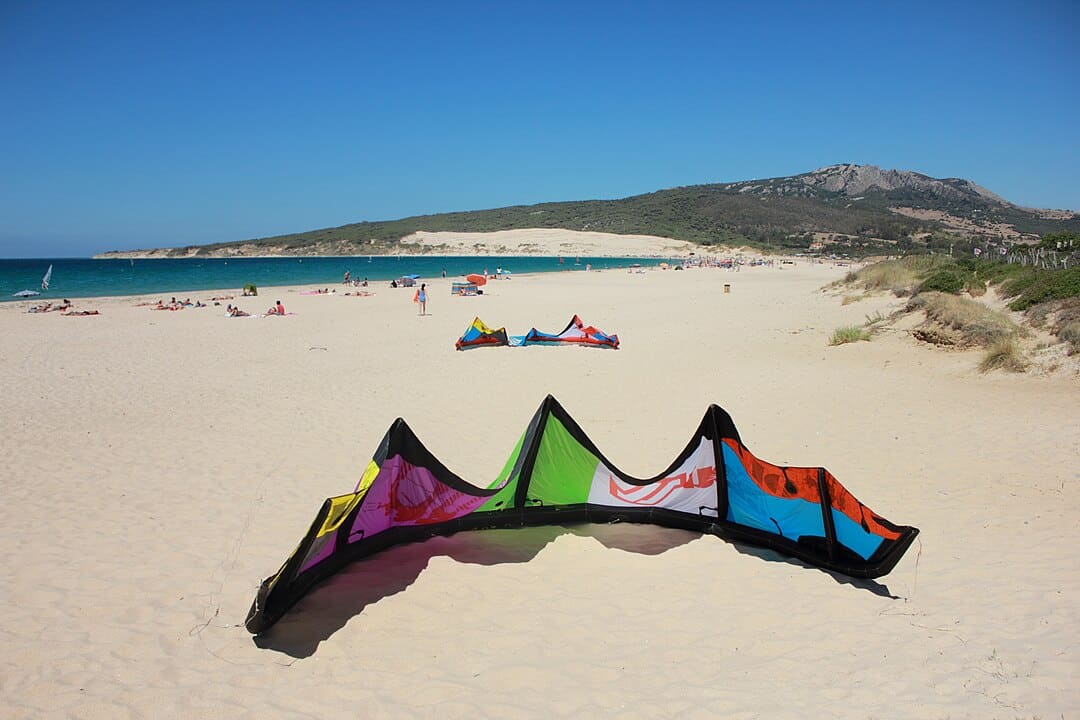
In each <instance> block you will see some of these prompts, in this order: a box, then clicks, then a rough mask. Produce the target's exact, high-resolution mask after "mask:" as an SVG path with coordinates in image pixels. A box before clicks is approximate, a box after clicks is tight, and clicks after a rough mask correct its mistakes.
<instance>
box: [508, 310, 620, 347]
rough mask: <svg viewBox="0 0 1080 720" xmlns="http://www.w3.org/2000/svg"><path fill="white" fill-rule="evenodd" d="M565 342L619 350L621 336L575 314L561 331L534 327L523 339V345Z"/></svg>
mask: <svg viewBox="0 0 1080 720" xmlns="http://www.w3.org/2000/svg"><path fill="white" fill-rule="evenodd" d="M564 343H576V344H580V345H592V346H594V347H609V348H614V349H616V350H618V349H619V336H618V335H608V334H607V333H604V332H602V331H600V330H597V329H596V328H594V327H593V326H592V325H586V324H585V323H583V322H582V321H581V318H579V317H578V316H577V315H575V316H574V317H572V318H570V322H569V324H567V326H566V327H565V328H563V331H562V332H560V333H555V334H552V333H546V332H540V331H539V330H537V329H536V328H533V329H531V330H529V332H527V333H526V334H525V337H524V338H522V341H521V344H522V345H557V344H564Z"/></svg>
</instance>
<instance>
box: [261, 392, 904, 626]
mask: <svg viewBox="0 0 1080 720" xmlns="http://www.w3.org/2000/svg"><path fill="white" fill-rule="evenodd" d="M585 521H589V522H620V521H621V522H639V523H654V524H656V525H663V526H666V527H674V528H682V529H686V530H692V531H696V532H702V533H709V534H712V535H718V536H721V537H726V538H731V539H734V540H740V541H745V542H748V543H752V544H755V545H762V546H765V547H769V548H773V549H775V550H777V551H780V552H782V553H786V554H788V555H791V556H794V557H797V558H800V559H802V560H804V561H806V562H808V563H811V564H813V565H817V566H819V567H822V568H825V569H828V570H834V571H836V572H839V573H843V574H845V575H849V576H852V577H859V578H875V577H880V576H882V575H885V574H886V573H888V572H889V571H890V570H892V569H893V567H894V566H895V565H896V563H897V561H899V560H900V558H901V556H903V554H904V552H905V551H906V550H907V548H908V547H909V546H910V545H911V542H912V541H913V540H914V539H915V536H916V535H917V534H918V532H919V531H918V529H916V528H914V527H908V526H905V525H894V524H893V523H891V522H889V521H888V520H885V519H884V518H882V517H881V516H879V515H877V514H875V513H874V512H873V511H871V510H870V509H869V508H867V507H866V506H865V505H863V504H862V503H860V502H859V501H858V500H856V499H855V497H854V496H853V495H851V493H849V492H848V491H847V490H846V489H844V487H843V486H842V485H841V484H840V483H839V482H837V481H836V479H835V478H834V477H833V476H832V475H831V474H830V473H829V471H828V470H825V469H824V468H820V467H811V468H796V467H780V466H777V465H772V464H770V463H767V462H764V461H762V460H759V459H757V458H756V457H754V456H753V455H752V454H751V453H750V451H749V450H747V449H746V446H744V445H743V444H742V441H741V440H740V439H739V433H738V431H737V430H736V429H735V424H734V423H733V422H732V420H731V416H730V415H728V414H727V413H726V412H724V410H722V409H721V408H720V407H718V406H716V405H710V406H709V409H708V410H706V411H705V417H704V418H702V420H701V424H700V425H699V426H698V429H697V430H696V431H695V433H694V436H693V437H692V438H691V440H690V442H689V444H688V445H687V446H686V449H685V450H683V451H682V452H681V453H680V454H679V456H678V457H677V458H676V459H675V461H674V462H672V463H671V466H670V467H668V469H667V470H665V471H664V472H662V473H660V474H659V475H657V476H656V477H654V478H650V479H648V480H640V479H638V478H634V477H631V476H630V475H627V474H626V473H624V472H622V471H621V470H619V469H618V468H616V467H615V466H614V465H613V464H611V463H610V462H609V461H608V460H607V458H605V457H604V456H603V454H602V453H601V452H600V451H599V450H598V449H597V448H596V446H595V445H594V444H593V442H592V441H591V440H590V439H589V438H588V436H586V435H585V433H584V431H583V430H582V429H581V428H580V427H579V426H578V424H577V423H576V422H574V420H573V419H572V418H571V417H570V415H569V414H567V412H566V411H565V410H564V409H563V407H562V406H561V405H560V404H559V403H558V401H557V400H555V398H553V397H551V396H550V395H549V396H548V397H547V398H546V399H545V400H544V402H543V403H542V404H541V405H540V408H539V410H537V411H536V414H535V415H533V418H532V420H531V421H530V422H529V426H528V427H527V428H526V430H525V432H524V434H522V436H521V438H520V439H519V440H518V443H517V446H516V447H515V448H514V452H513V453H512V454H511V455H510V458H509V460H507V462H506V465H505V467H504V468H503V470H502V472H501V473H499V476H498V477H497V478H496V479H495V481H494V482H492V483H491V484H490V485H488V486H487V487H486V488H479V487H475V486H473V485H471V484H469V483H467V482H466V481H464V480H462V479H461V478H460V477H458V476H457V475H455V474H454V473H453V472H451V471H450V470H448V469H447V468H446V466H445V465H443V464H442V463H441V462H439V461H438V460H437V459H435V457H434V456H433V455H432V454H431V453H430V452H429V451H428V450H427V448H425V447H424V446H423V444H422V443H421V442H420V440H418V439H417V437H416V436H415V435H414V434H413V432H412V431H411V430H410V429H409V426H408V425H406V424H405V421H404V420H402V419H401V418H398V419H397V420H395V421H394V424H393V425H391V426H390V429H389V430H388V431H387V433H386V435H385V436H384V437H383V439H382V442H381V443H380V444H379V448H378V450H376V451H375V457H374V458H373V459H372V460H371V462H370V463H369V464H368V466H367V469H366V470H365V471H364V474H363V476H362V477H361V478H360V482H359V483H358V484H357V486H356V489H355V490H354V491H353V492H352V493H349V494H348V495H341V496H338V497H333V498H329V499H327V500H326V501H325V502H324V503H323V505H322V508H321V509H320V510H319V513H318V514H317V515H316V516H315V520H314V522H313V523H312V524H311V528H310V529H309V530H308V532H307V534H306V535H305V536H304V538H303V539H302V540H301V541H300V544H299V545H298V546H297V547H296V549H295V550H294V551H293V553H292V555H291V556H289V558H288V560H286V561H285V564H284V565H282V566H281V568H280V569H279V570H278V571H277V572H276V573H275V574H274V575H272V576H271V577H269V578H267V579H266V580H264V581H263V583H262V585H261V586H260V588H259V592H258V594H257V595H256V597H255V602H254V603H253V604H252V606H251V610H250V611H249V613H248V617H247V621H246V623H245V624H246V626H247V629H248V630H249V631H251V632H252V633H256V634H258V633H261V632H264V631H265V630H267V629H268V628H270V627H271V626H272V625H273V624H274V623H275V622H277V621H278V619H280V618H281V616H282V615H283V614H285V612H286V611H287V610H288V609H289V608H290V607H292V606H293V604H295V603H296V602H297V601H298V600H299V599H300V598H301V597H303V596H304V594H305V593H307V592H308V591H309V590H310V589H311V588H312V587H313V586H314V585H316V584H317V583H318V582H320V581H321V580H324V579H325V578H327V577H329V576H331V575H333V574H334V573H336V572H337V571H338V570H340V569H341V568H342V567H344V566H345V565H347V564H349V563H351V562H353V561H354V560H358V559H360V558H364V557H367V556H369V555H372V554H374V553H377V552H379V551H380V550H384V549H386V548H388V547H391V546H393V545H399V544H401V543H407V542H414V541H417V540H423V539H425V538H429V537H432V536H435V535H450V534H452V533H455V532H457V531H459V530H475V529H481V528H515V527H522V526H526V525H551V524H559V523H572V522H585Z"/></svg>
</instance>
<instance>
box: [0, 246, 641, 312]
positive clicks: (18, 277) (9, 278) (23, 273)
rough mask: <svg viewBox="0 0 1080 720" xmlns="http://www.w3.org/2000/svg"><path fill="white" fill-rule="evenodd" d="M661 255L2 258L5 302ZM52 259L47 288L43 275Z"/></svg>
mask: <svg viewBox="0 0 1080 720" xmlns="http://www.w3.org/2000/svg"><path fill="white" fill-rule="evenodd" d="M661 260H662V259H660V258H588V257H582V258H580V259H578V258H573V257H567V258H563V261H562V262H561V263H560V261H559V258H557V257H430V256H389V257H388V256H372V257H367V256H359V257H305V258H296V257H291V258H229V259H220V258H184V259H170V260H164V259H152V260H138V259H136V260H91V259H89V258H59V259H49V258H42V259H18V260H0V302H7V301H17V300H25V299H26V298H18V297H13V294H14V293H16V292H19V291H21V290H36V291H38V292H40V293H41V294H40V295H37V296H34V297H33V298H29V299H30V300H43V299H44V300H54V299H61V298H87V297H103V296H111V295H117V296H123V295H169V296H171V295H176V294H178V293H183V292H186V291H188V290H193V291H194V290H217V289H222V290H227V289H239V288H241V287H243V286H244V285H245V284H247V283H254V284H255V285H256V286H258V287H260V288H261V287H274V286H281V285H326V286H334V285H339V284H340V283H341V281H342V278H343V276H344V274H345V271H346V270H348V271H350V272H351V273H352V276H353V277H354V278H361V279H363V278H367V279H368V280H369V281H371V282H389V281H390V280H392V279H394V278H397V277H401V276H402V275H419V276H420V279H421V280H424V279H425V278H438V277H441V276H442V272H443V270H445V271H446V276H447V277H448V278H455V277H461V276H464V275H467V274H469V273H482V272H483V271H484V270H485V269H486V270H487V271H488V272H492V273H493V272H495V270H496V268H499V267H501V268H503V270H504V271H505V270H510V271H511V272H513V273H539V272H559V271H566V270H569V271H581V270H584V269H585V266H586V264H590V265H592V267H593V268H595V269H604V268H619V267H627V266H628V265H630V264H632V263H641V264H642V265H655V264H657V263H659V262H661ZM49 265H52V266H53V272H52V280H51V281H50V283H49V289H48V290H42V289H41V279H42V277H43V276H44V275H45V272H46V270H48V268H49Z"/></svg>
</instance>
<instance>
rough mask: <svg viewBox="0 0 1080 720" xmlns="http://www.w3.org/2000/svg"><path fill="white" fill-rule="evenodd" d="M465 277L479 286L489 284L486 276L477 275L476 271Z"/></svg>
mask: <svg viewBox="0 0 1080 720" xmlns="http://www.w3.org/2000/svg"><path fill="white" fill-rule="evenodd" d="M465 279H466V280H468V281H469V282H471V283H472V284H473V285H476V286H477V287H481V286H483V285H486V284H487V278H486V277H484V276H483V275H477V274H475V273H474V274H472V275H466V276H465Z"/></svg>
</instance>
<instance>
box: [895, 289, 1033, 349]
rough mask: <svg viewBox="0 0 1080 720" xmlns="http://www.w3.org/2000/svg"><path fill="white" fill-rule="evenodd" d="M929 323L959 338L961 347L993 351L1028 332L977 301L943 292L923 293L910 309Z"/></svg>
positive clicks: (912, 302)
mask: <svg viewBox="0 0 1080 720" xmlns="http://www.w3.org/2000/svg"><path fill="white" fill-rule="evenodd" d="M908 307H909V308H911V309H921V310H922V311H923V312H925V313H926V319H927V320H929V321H932V322H936V323H938V324H940V325H942V326H944V327H946V328H949V329H951V330H956V331H958V332H959V334H960V338H961V344H963V345H977V346H980V347H990V346H991V345H993V344H994V343H996V342H998V341H1001V340H1008V339H1016V338H1019V337H1023V336H1024V335H1025V334H1026V333H1027V331H1026V330H1025V329H1024V328H1022V327H1020V326H1019V325H1017V324H1016V323H1014V322H1013V321H1012V320H1010V319H1009V317H1008V316H1007V315H1005V314H1004V313H1000V312H997V311H994V310H991V309H990V308H988V307H986V306H985V305H981V304H979V303H977V302H975V301H974V300H969V299H968V298H964V297H959V296H957V295H949V294H947V293H941V292H927V293H920V294H919V295H917V296H916V297H914V298H912V301H911V303H909V305H908Z"/></svg>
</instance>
